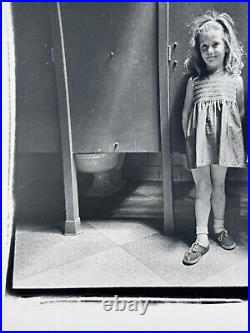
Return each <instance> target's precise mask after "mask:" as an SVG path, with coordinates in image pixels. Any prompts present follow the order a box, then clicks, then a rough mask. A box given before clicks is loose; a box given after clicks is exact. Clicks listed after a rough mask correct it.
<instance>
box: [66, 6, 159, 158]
mask: <svg viewBox="0 0 250 333" xmlns="http://www.w3.org/2000/svg"><path fill="white" fill-rule="evenodd" d="M60 8H61V17H62V25H63V34H64V44H65V55H66V64H67V75H68V89H69V102H70V109H71V121H72V137H73V151H74V153H79V152H80V153H88V152H98V151H103V152H113V151H114V150H115V149H114V148H115V142H117V143H118V145H116V150H115V151H117V152H121V151H123V152H158V151H159V149H160V148H159V137H160V134H159V110H158V109H159V107H158V60H157V59H158V54H157V49H158V47H157V42H158V41H157V4H156V3H105V4H104V3H74V4H72V3H62V2H61V3H60Z"/></svg>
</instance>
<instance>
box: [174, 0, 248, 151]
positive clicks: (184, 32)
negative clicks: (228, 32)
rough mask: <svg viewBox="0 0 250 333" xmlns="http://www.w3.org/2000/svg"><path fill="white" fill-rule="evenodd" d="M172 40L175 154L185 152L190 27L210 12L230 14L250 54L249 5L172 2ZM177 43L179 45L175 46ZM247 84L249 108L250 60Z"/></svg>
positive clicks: (245, 68) (245, 78) (245, 77)
mask: <svg viewBox="0 0 250 333" xmlns="http://www.w3.org/2000/svg"><path fill="white" fill-rule="evenodd" d="M169 8H170V14H169V39H170V45H171V47H172V60H171V61H170V62H169V75H170V80H169V82H170V87H169V89H170V115H171V132H172V134H171V148H172V151H179V152H181V151H184V150H185V145H184V137H183V133H182V127H181V114H182V107H183V102H184V97H185V88H186V83H187V80H188V76H185V75H184V74H183V73H184V66H183V63H184V60H185V57H186V54H187V51H188V46H189V40H190V35H189V28H188V24H190V23H191V22H192V20H193V19H194V18H195V17H196V16H198V15H201V14H204V13H205V12H206V11H207V10H209V9H215V10H217V11H219V12H226V13H228V14H229V15H231V16H232V18H233V19H234V20H235V24H236V25H235V27H236V31H238V37H239V39H240V41H241V42H242V43H243V46H244V49H245V52H247V47H248V46H247V41H248V37H247V36H248V4H247V3H246V2H245V3H244V2H240V3H237V2H212V3H209V2H180V3H179V2H170V3H169ZM175 43H177V44H175ZM244 63H245V67H244V69H243V73H242V76H243V80H244V83H245V100H246V107H247V83H248V82H247V81H248V80H247V72H248V71H247V59H246V58H245V59H244Z"/></svg>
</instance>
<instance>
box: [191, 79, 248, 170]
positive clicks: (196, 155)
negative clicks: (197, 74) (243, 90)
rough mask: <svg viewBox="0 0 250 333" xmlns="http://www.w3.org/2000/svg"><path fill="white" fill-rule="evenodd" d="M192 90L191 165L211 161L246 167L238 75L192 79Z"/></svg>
mask: <svg viewBox="0 0 250 333" xmlns="http://www.w3.org/2000/svg"><path fill="white" fill-rule="evenodd" d="M193 92H194V95H193V96H194V97H193V108H192V110H191V112H190V115H189V118H188V124H187V135H186V153H187V166H188V168H189V169H195V168H197V167H201V166H205V165H211V164H218V165H221V166H226V167H245V154H244V144H243V133H242V126H241V119H240V113H239V109H238V105H237V100H236V80H235V77H233V76H230V75H228V74H223V75H221V76H217V77H212V76H211V77H206V78H204V79H193Z"/></svg>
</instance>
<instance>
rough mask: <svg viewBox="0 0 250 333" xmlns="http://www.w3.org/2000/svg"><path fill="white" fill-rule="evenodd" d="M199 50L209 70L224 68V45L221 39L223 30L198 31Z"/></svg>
mask: <svg viewBox="0 0 250 333" xmlns="http://www.w3.org/2000/svg"><path fill="white" fill-rule="evenodd" d="M199 41H200V52H201V56H202V59H203V61H204V62H205V64H206V67H207V70H208V71H209V72H215V71H220V70H223V69H224V59H225V54H226V46H225V42H224V39H223V31H221V30H214V29H211V30H208V31H204V32H201V33H200V36H199Z"/></svg>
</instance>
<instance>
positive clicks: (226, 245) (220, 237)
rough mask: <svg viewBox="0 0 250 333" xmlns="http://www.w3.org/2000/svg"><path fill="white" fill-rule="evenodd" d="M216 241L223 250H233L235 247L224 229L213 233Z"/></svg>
mask: <svg viewBox="0 0 250 333" xmlns="http://www.w3.org/2000/svg"><path fill="white" fill-rule="evenodd" d="M215 238H216V241H217V243H218V244H219V245H220V246H221V247H222V248H223V249H225V250H233V249H234V248H235V241H234V240H233V239H232V237H230V236H229V235H228V233H227V231H226V230H223V231H221V232H219V233H217V234H215Z"/></svg>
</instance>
